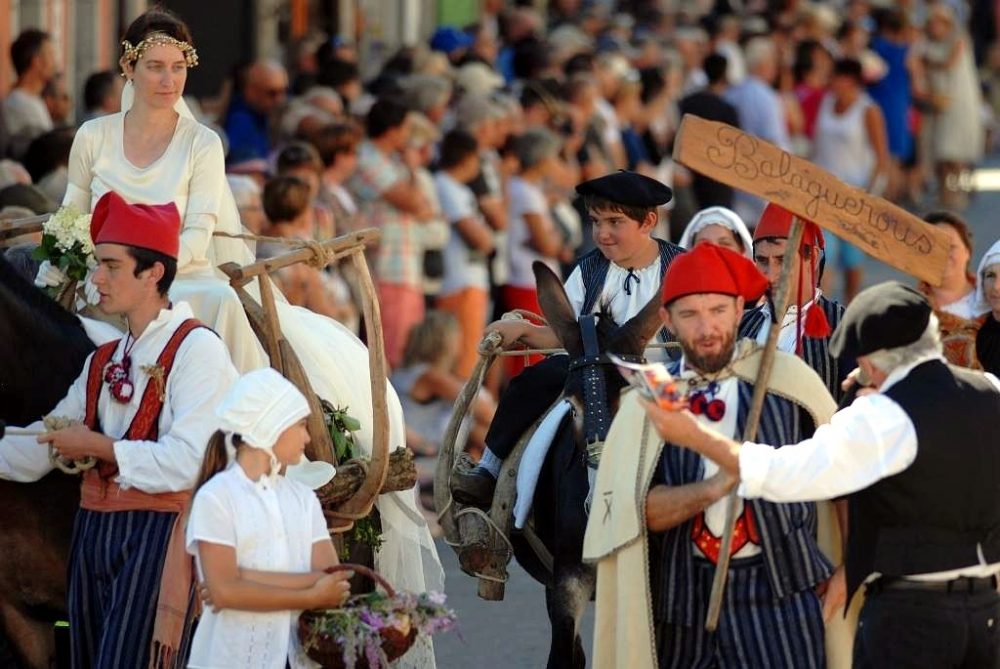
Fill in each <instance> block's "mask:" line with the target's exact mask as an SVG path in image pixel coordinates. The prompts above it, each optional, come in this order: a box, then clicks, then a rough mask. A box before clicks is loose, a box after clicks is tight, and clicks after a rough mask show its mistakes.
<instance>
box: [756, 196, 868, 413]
mask: <svg viewBox="0 0 1000 669" xmlns="http://www.w3.org/2000/svg"><path fill="white" fill-rule="evenodd" d="M792 217H793V214H792V212H790V211H788V210H787V209H784V208H782V207H779V206H778V205H776V204H773V203H772V204H768V205H767V208H766V209H764V213H763V215H762V216H761V217H760V221H759V222H758V223H757V228H756V230H754V234H753V258H754V262H756V263H757V267H758V268H759V269H760V271H761V272H763V273H764V274H765V275H766V276H767V278H768V280H770V282H771V285H772V286H777V285H778V278H779V277H780V276H781V263H782V262H783V260H784V257H785V253H787V247H788V235H789V233H790V231H791V228H792ZM800 220H802V219H800ZM802 224H803V226H804V229H803V232H802V243H801V245H800V246H799V252H798V259H797V261H796V262H795V263H794V265H793V266H792V275H791V277H790V278H791V281H790V285H791V290H792V292H791V304H790V306H789V307H788V312H787V313H785V315H784V317H783V318H782V319H781V326H780V327H781V333H780V334H779V335H778V350H779V351H785V352H786V353H794V354H795V355H798V356H799V357H800V358H802V359H803V360H805V362H806V364H808V365H809V366H810V367H812V368H813V370H814V371H815V372H816V373H817V374H819V376H820V378H821V379H823V382H824V383H825V384H826V387H827V390H829V391H830V394H831V395H832V396H833V397H834V399H836V400H838V401H839V400H840V399H841V398H842V396H843V393H844V391H843V390H842V389H841V384H842V383H843V381H844V379H845V378H846V377H847V375H848V374H849V373H850V372H851V370H852V369H854V361H853V360H838V359H837V357H836V356H835V355H832V354H831V353H830V336H831V335H832V334H833V329H834V328H836V327H837V325H839V324H840V320H841V318H843V316H844V307H843V306H842V305H840V304H839V303H837V302H835V301H833V300H831V299H829V298H827V297H826V296H825V295H823V292H822V291H821V290H820V288H819V280H820V276H821V275H822V269H823V250H824V248H825V246H826V244H825V241H824V238H823V231H822V230H821V229H820V227H819V226H818V225H816V224H815V223H813V222H812V221H805V220H802ZM773 305H774V301H773V299H769V300H768V301H767V302H765V303H764V304H762V305H760V306H758V307H756V308H755V309H751V310H749V311H747V312H746V313H745V314H744V315H743V320H742V321H741V322H740V330H739V332H740V337H747V338H749V339H755V340H756V341H757V343H758V344H761V345H763V344H764V342H766V341H767V335H768V333H769V331H770V329H771V327H772V326H773V324H775V323H776V322H777V320H778V319H777V318H775V317H774V315H773V314H774V307H773Z"/></svg>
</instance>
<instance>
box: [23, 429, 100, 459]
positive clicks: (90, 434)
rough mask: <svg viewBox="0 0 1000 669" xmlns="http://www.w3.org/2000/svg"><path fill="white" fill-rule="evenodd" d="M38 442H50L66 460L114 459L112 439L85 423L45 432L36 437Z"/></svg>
mask: <svg viewBox="0 0 1000 669" xmlns="http://www.w3.org/2000/svg"><path fill="white" fill-rule="evenodd" d="M38 443H39V444H52V447H53V449H55V452H56V453H57V454H58V455H60V456H61V457H63V458H66V459H67V460H83V459H84V458H86V457H95V458H97V459H99V460H105V461H107V462H114V461H115V449H114V444H115V442H114V440H112V439H111V438H110V437H108V436H106V435H103V434H101V433H100V432H94V431H92V430H91V429H89V428H88V427H87V426H86V425H73V426H72V427H67V428H64V429H62V430H55V431H54V432H47V433H46V434H43V435H41V436H40V437H38Z"/></svg>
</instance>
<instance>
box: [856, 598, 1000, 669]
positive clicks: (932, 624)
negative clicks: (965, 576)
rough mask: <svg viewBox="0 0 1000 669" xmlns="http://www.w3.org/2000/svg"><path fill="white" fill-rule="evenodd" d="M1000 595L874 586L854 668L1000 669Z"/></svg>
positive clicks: (861, 624) (860, 625) (867, 601)
mask: <svg viewBox="0 0 1000 669" xmlns="http://www.w3.org/2000/svg"><path fill="white" fill-rule="evenodd" d="M998 627H1000V594H998V593H997V592H996V590H993V589H982V590H979V591H977V592H972V593H970V592H968V591H967V590H959V589H956V590H954V591H952V592H945V591H943V590H941V591H936V590H921V589H908V590H894V589H884V590H879V589H877V588H875V589H872V588H869V590H868V592H867V593H866V594H865V604H864V607H863V608H862V609H861V617H860V619H859V621H858V631H857V635H856V636H855V639H854V669H876V668H877V669H883V668H887V667H892V669H908V668H913V669H938V668H941V669H944V668H946V667H947V668H948V669H951V668H962V669H997V668H1000V631H998V629H997V628H998Z"/></svg>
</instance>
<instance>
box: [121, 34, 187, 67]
mask: <svg viewBox="0 0 1000 669" xmlns="http://www.w3.org/2000/svg"><path fill="white" fill-rule="evenodd" d="M164 45H166V46H175V47H177V48H178V49H180V50H181V53H183V54H184V62H185V63H187V66H188V67H194V66H195V65H197V64H198V52H197V51H195V48H194V47H193V46H191V45H190V44H188V43H187V42H182V41H181V40H179V39H174V38H173V37H171V36H170V35H167V34H165V33H150V34H149V36H147V37H146V38H145V39H144V40H142V41H141V42H139V43H138V44H136V45H135V46H132V43H131V42H129V41H128V40H125V41H123V42H122V49H123V50H124V53H123V54H122V62H124V63H134V62H135V61H137V60H139V58H141V57H142V54H144V53H146V50H147V49H149V48H150V47H154V46H164Z"/></svg>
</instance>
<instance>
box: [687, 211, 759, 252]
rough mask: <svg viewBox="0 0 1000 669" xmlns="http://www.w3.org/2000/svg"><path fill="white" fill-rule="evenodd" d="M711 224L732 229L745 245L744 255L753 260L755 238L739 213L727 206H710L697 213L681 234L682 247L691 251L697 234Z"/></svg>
mask: <svg viewBox="0 0 1000 669" xmlns="http://www.w3.org/2000/svg"><path fill="white" fill-rule="evenodd" d="M710 225H721V226H722V227H724V228H728V229H730V230H732V231H733V234H735V235H736V237H737V238H738V239H739V240H740V243H741V244H742V245H743V255H745V256H746V257H747V258H750V259H751V260H753V238H752V237H751V236H750V231H749V230H748V229H747V226H746V224H745V223H744V222H743V219H742V218H740V217H739V214H737V213H736V212H735V211H733V210H732V209H727V208H726V207H709V208H708V209H702V210H701V211H699V212H698V213H697V214H695V215H694V217H693V218H692V219H691V221H690V222H689V223H688V224H687V227H686V228H684V234H683V235H681V241H680V246H681V248H684V249H688V250H689V251H690V250H691V249H692V248H694V238H695V236H697V234H698V233H699V232H701V231H702V230H704V229H705V228H707V227H708V226H710Z"/></svg>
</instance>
